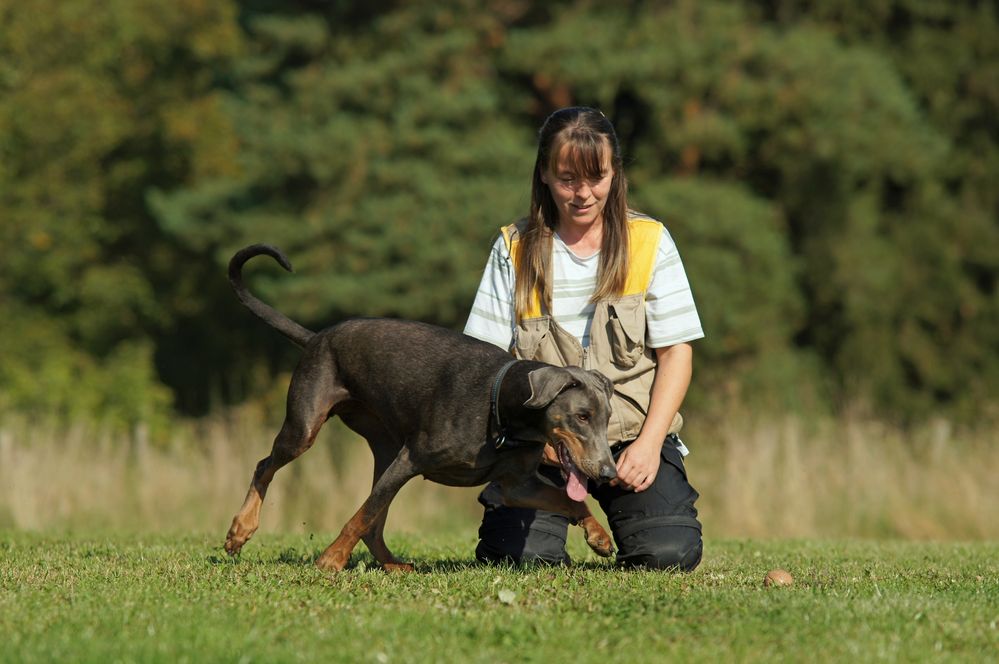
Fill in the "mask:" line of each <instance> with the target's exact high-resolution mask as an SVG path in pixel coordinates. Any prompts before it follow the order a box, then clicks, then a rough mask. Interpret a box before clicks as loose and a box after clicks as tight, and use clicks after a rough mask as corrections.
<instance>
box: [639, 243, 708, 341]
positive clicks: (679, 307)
mask: <svg viewBox="0 0 999 664" xmlns="http://www.w3.org/2000/svg"><path fill="white" fill-rule="evenodd" d="M645 319H646V327H647V328H648V340H647V343H648V345H649V346H650V347H651V348H664V347H666V346H672V345H673V344H678V343H682V342H684V341H693V340H694V339H700V338H701V337H703V336H704V331H703V330H702V329H701V319H700V317H699V316H698V315H697V307H696V306H695V304H694V294H693V293H692V292H691V291H690V284H689V283H688V282H687V273H686V272H684V270H683V263H682V262H681V261H680V252H678V251H677V249H676V244H675V243H674V242H673V238H672V237H670V234H669V232H668V231H667V230H666V228H665V227H664V228H663V232H662V236H661V237H660V238H659V251H658V253H657V255H656V266H655V269H654V270H653V272H652V280H651V281H650V282H649V289H648V291H647V292H646V294H645Z"/></svg>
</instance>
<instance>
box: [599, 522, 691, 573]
mask: <svg viewBox="0 0 999 664" xmlns="http://www.w3.org/2000/svg"><path fill="white" fill-rule="evenodd" d="M628 539H629V540H632V541H624V542H619V546H620V549H621V551H620V553H618V556H617V562H618V565H621V566H622V567H645V568H648V569H673V570H677V571H680V572H690V571H692V570H693V569H694V568H696V567H697V566H698V565H699V564H700V562H701V556H702V555H703V553H704V542H703V540H702V539H701V532H700V530H699V529H697V528H688V527H685V526H672V527H666V528H651V529H649V530H648V531H644V532H641V533H636V534H635V536H632V537H630V538H628Z"/></svg>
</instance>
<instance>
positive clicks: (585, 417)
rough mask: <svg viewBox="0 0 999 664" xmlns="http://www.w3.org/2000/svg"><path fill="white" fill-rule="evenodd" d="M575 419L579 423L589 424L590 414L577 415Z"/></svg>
mask: <svg viewBox="0 0 999 664" xmlns="http://www.w3.org/2000/svg"><path fill="white" fill-rule="evenodd" d="M576 419H578V420H579V421H580V422H589V421H590V414H589V413H579V414H578V415H576Z"/></svg>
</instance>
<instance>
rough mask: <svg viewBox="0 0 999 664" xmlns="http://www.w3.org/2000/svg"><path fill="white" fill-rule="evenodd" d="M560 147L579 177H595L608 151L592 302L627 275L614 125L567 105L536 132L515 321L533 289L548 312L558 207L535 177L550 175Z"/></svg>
mask: <svg viewBox="0 0 999 664" xmlns="http://www.w3.org/2000/svg"><path fill="white" fill-rule="evenodd" d="M565 146H568V147H569V150H568V155H567V156H568V159H569V162H570V164H571V169H572V170H573V171H574V172H575V173H576V174H577V175H579V176H581V177H585V178H595V179H596V178H599V177H600V176H601V170H602V163H603V156H604V150H606V149H607V148H608V147H609V148H610V151H611V155H610V156H611V168H613V169H614V177H613V179H612V180H611V188H610V193H609V194H608V196H607V203H606V205H605V206H604V210H603V238H602V240H601V245H600V265H599V268H598V272H597V288H596V291H595V292H594V293H593V301H594V302H596V301H598V300H602V299H606V298H609V297H613V296H615V295H620V294H621V292H622V291H623V290H624V283H625V279H626V278H627V274H628V200H627V199H628V183H627V180H626V179H625V177H624V170H623V162H622V158H621V146H620V145H619V144H618V140H617V134H616V133H615V132H614V126H613V125H612V124H611V122H610V120H608V119H607V118H606V117H605V116H604V114H603V113H601V112H600V111H598V110H596V109H593V108H586V107H583V106H573V107H571V108H563V109H560V110H558V111H555V112H554V113H552V114H551V115H549V116H548V119H547V120H545V122H544V124H543V125H542V126H541V130H540V132H539V133H538V157H537V160H536V161H535V163H534V180H533V182H532V183H531V211H530V214H529V216H528V218H527V227H526V228H525V229H524V233H523V235H522V236H521V238H520V245H519V252H520V258H519V260H518V261H517V272H516V289H515V292H514V304H515V309H516V312H517V320H520V319H521V318H522V317H523V316H524V314H525V313H526V312H527V311H528V310H529V309H530V307H531V299H532V295H533V293H534V291H535V289H536V290H537V292H538V293H539V294H540V296H541V304H542V306H543V307H544V308H545V309H547V311H548V312H551V307H552V280H551V275H550V272H551V255H552V235H553V234H554V232H555V227H556V225H557V224H558V208H557V206H556V204H555V201H554V199H553V198H552V195H551V192H550V191H549V190H548V185H546V184H545V183H544V182H543V181H542V179H541V177H542V175H543V174H545V173H552V172H554V171H555V169H556V167H557V166H558V163H557V162H558V158H559V155H560V154H561V153H562V150H563V148H565Z"/></svg>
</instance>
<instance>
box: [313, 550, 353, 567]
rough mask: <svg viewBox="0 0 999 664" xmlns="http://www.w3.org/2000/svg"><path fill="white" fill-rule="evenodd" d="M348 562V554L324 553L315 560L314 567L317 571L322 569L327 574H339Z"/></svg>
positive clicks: (337, 552)
mask: <svg viewBox="0 0 999 664" xmlns="http://www.w3.org/2000/svg"><path fill="white" fill-rule="evenodd" d="M348 562H350V554H349V553H347V554H344V553H341V552H340V551H329V550H327V551H324V552H323V555H321V556H319V559H318V560H316V567H318V568H319V569H324V570H326V571H327V572H339V571H340V570H342V569H343V568H344V567H346V566H347V563H348Z"/></svg>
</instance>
